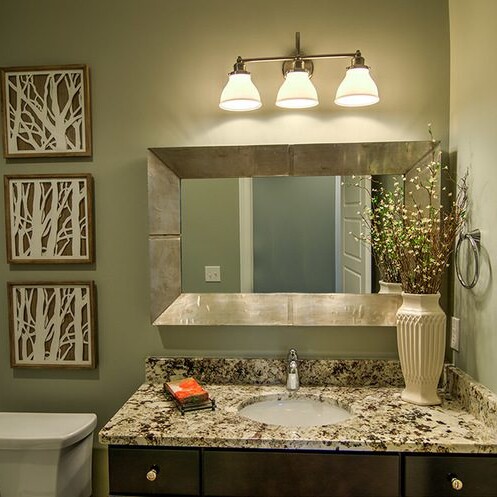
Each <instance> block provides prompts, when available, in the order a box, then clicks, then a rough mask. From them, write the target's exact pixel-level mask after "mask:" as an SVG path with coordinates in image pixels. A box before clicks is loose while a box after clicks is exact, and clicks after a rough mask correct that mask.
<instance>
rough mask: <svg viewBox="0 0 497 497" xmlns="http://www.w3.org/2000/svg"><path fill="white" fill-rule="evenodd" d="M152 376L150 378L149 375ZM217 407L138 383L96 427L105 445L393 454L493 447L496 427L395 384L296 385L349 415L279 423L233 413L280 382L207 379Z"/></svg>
mask: <svg viewBox="0 0 497 497" xmlns="http://www.w3.org/2000/svg"><path fill="white" fill-rule="evenodd" d="M155 379H157V378H155ZM204 387H205V388H206V389H207V390H208V391H209V393H210V396H211V398H214V399H215V400H216V410H215V411H211V410H205V411H197V412H191V413H187V414H185V415H184V416H182V415H181V413H180V412H179V411H178V410H177V408H176V407H175V405H174V403H173V402H172V401H171V400H169V399H168V398H166V396H165V395H164V394H163V393H162V383H161V382H151V383H145V384H143V385H142V386H141V387H139V389H138V390H137V391H136V392H135V393H134V394H133V395H132V397H131V398H130V399H129V400H128V401H127V402H126V403H125V404H124V406H123V407H122V408H121V409H120V410H119V411H118V412H117V413H116V414H115V415H114V416H113V417H112V419H111V420H110V421H109V422H108V423H107V424H106V425H105V426H104V428H103V429H102V430H101V431H100V441H101V442H102V443H103V444H110V445H149V446H150V445H152V446H175V447H230V448H273V449H276V448H280V449H281V448H291V449H324V450H365V451H394V452H404V451H406V452H407V451H409V452H452V453H497V430H496V429H495V426H492V427H490V426H488V425H487V424H485V423H484V422H483V421H481V420H479V419H478V417H475V415H474V414H471V413H470V412H468V410H465V409H464V408H463V406H462V404H461V403H460V402H459V400H444V401H443V403H442V405H441V406H435V407H422V406H416V405H412V404H408V403H406V402H404V401H402V400H401V399H400V392H401V389H400V388H398V387H395V386H333V385H331V386H330V385H328V386H324V387H320V386H308V387H301V388H300V390H299V391H298V392H297V394H296V395H297V396H300V397H302V396H303V397H318V398H320V399H321V400H323V401H331V402H333V403H337V404H338V405H340V406H342V407H346V408H349V409H350V410H351V411H352V413H353V416H352V417H351V418H350V419H348V420H346V421H343V422H341V423H339V424H335V425H327V426H319V427H303V428H300V427H283V426H275V425H268V424H264V423H259V422H256V421H252V420H249V419H246V418H242V417H241V416H240V415H239V414H238V409H239V407H240V405H245V404H246V403H250V401H251V399H254V398H257V397H260V396H263V395H281V396H283V397H287V396H288V395H289V393H288V392H287V391H286V389H285V387H284V386H283V385H240V384H222V385H220V384H206V383H205V382H204Z"/></svg>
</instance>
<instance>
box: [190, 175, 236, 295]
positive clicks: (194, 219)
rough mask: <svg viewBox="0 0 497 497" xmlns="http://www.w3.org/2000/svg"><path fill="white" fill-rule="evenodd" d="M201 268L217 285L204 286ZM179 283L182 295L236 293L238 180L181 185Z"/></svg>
mask: <svg viewBox="0 0 497 497" xmlns="http://www.w3.org/2000/svg"><path fill="white" fill-rule="evenodd" d="M205 266H220V268H221V281H219V282H212V281H210V282H206V281H205V270H204V268H205ZM181 282H182V290H183V292H185V293H212V292H213V293H222V292H239V291H240V219H239V209H238V178H223V179H190V180H185V181H182V182H181Z"/></svg>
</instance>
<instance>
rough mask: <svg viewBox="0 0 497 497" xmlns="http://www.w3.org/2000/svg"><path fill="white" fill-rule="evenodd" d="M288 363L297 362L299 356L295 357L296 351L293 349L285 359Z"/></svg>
mask: <svg viewBox="0 0 497 497" xmlns="http://www.w3.org/2000/svg"><path fill="white" fill-rule="evenodd" d="M287 359H288V361H298V360H299V356H298V355H297V351H296V350H295V349H290V350H289V351H288V357H287Z"/></svg>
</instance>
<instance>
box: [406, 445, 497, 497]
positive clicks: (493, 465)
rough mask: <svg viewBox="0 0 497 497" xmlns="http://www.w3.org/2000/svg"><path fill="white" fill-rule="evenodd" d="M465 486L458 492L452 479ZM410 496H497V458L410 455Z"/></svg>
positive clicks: (407, 462) (408, 461)
mask: <svg viewBox="0 0 497 497" xmlns="http://www.w3.org/2000/svg"><path fill="white" fill-rule="evenodd" d="M450 475H453V476H454V477H456V478H458V479H459V480H461V482H462V484H463V486H462V488H461V489H460V490H454V489H453V488H452V486H451V478H452V476H450ZM405 496H406V497H435V496H436V497H439V496H443V497H449V496H454V497H455V496H460V497H497V457H495V456H484V455H478V456H458V455H456V456H452V455H444V456H415V455H413V456H406V457H405Z"/></svg>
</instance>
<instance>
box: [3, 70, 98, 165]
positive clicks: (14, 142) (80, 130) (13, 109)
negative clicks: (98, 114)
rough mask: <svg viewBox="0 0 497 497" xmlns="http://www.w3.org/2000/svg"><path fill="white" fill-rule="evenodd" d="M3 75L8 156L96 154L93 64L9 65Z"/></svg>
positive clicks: (77, 155) (4, 119)
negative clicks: (93, 141)
mask: <svg viewBox="0 0 497 497" xmlns="http://www.w3.org/2000/svg"><path fill="white" fill-rule="evenodd" d="M0 75H1V78H0V79H1V95H2V114H3V116H2V121H3V153H4V157H6V158H22V157H24V158H25V157H89V156H91V155H92V134H91V107H90V71H89V68H88V66H86V65H84V64H73V65H63V66H32V67H5V68H2V69H0Z"/></svg>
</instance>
